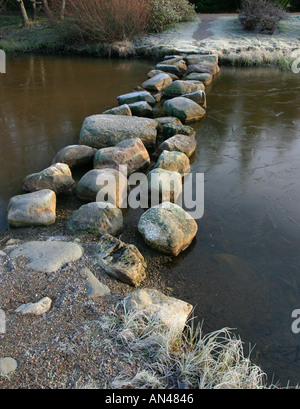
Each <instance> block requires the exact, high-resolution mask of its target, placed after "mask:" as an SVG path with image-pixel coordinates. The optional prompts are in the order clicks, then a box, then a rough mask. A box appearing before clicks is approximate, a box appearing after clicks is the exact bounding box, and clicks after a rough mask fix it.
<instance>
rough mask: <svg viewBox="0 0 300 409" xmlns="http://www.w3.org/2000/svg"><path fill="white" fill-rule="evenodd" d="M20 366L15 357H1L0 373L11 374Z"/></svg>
mask: <svg viewBox="0 0 300 409" xmlns="http://www.w3.org/2000/svg"><path fill="white" fill-rule="evenodd" d="M17 367H18V363H17V361H16V360H15V359H13V358H10V357H5V358H0V375H3V376H7V375H11V374H12V373H13V372H15V370H16V369H17Z"/></svg>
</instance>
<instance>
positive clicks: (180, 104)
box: [164, 97, 205, 122]
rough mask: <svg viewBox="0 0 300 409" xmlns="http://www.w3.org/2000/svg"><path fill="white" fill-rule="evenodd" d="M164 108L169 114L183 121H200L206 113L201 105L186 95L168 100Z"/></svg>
mask: <svg viewBox="0 0 300 409" xmlns="http://www.w3.org/2000/svg"><path fill="white" fill-rule="evenodd" d="M164 108H165V110H166V112H167V113H168V115H170V116H175V117H176V118H179V119H180V120H181V121H182V122H193V121H198V120H199V119H201V118H203V116H204V115H205V110H204V109H203V108H202V107H201V106H200V105H198V104H197V103H196V102H194V101H192V100H190V99H188V98H184V97H176V98H173V99H170V100H168V101H166V102H165V103H164Z"/></svg>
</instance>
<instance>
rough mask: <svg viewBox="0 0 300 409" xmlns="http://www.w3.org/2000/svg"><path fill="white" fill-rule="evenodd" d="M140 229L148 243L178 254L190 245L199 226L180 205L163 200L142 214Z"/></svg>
mask: <svg viewBox="0 0 300 409" xmlns="http://www.w3.org/2000/svg"><path fill="white" fill-rule="evenodd" d="M138 230H139V232H140V233H141V235H142V236H143V238H144V240H145V242H146V244H147V245H149V246H150V247H152V248H153V249H155V250H157V251H159V252H161V253H164V254H169V255H172V256H177V255H178V254H179V253H180V252H181V251H183V250H185V249H186V248H187V247H189V246H190V244H191V242H192V240H193V239H194V237H195V235H196V233H197V230H198V226H197V223H196V221H195V220H194V219H193V218H192V217H191V216H190V215H189V214H188V213H187V212H186V211H185V210H184V209H182V208H181V207H180V206H178V205H176V204H174V203H170V202H163V203H161V204H159V205H157V206H154V207H152V208H151V209H148V210H147V211H146V212H145V213H144V214H143V215H142V216H141V218H140V220H139V223H138Z"/></svg>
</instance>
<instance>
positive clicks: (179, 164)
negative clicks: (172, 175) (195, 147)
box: [155, 150, 191, 175]
mask: <svg viewBox="0 0 300 409" xmlns="http://www.w3.org/2000/svg"><path fill="white" fill-rule="evenodd" d="M155 168H156V169H165V170H170V171H173V172H178V173H180V174H181V175H184V174H185V173H189V172H190V170H191V168H190V161H189V158H188V157H187V156H186V154H184V153H182V152H176V151H174V152H170V151H168V150H166V151H163V152H162V153H161V155H160V156H159V158H158V161H157V163H156V165H155Z"/></svg>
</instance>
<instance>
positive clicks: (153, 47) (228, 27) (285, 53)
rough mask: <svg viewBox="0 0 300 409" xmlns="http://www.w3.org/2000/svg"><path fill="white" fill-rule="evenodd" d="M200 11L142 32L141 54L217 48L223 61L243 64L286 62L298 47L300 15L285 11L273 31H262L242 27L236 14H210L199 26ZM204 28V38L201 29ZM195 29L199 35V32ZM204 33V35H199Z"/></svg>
mask: <svg viewBox="0 0 300 409" xmlns="http://www.w3.org/2000/svg"><path fill="white" fill-rule="evenodd" d="M201 18H202V17H201V15H200V16H198V17H197V20H196V21H194V22H191V23H184V24H181V25H180V26H178V27H176V28H174V29H171V30H169V31H166V32H164V33H161V34H156V35H150V36H146V37H145V38H144V39H143V40H142V41H140V42H138V43H137V44H136V47H137V51H138V52H140V53H145V54H148V55H149V54H150V55H151V54H152V55H157V56H160V55H164V54H168V53H176V54H177V53H178V54H179V53H204V52H218V53H219V55H220V57H221V62H223V63H226V62H227V63H229V62H230V63H232V64H235V63H240V64H244V65H261V64H268V63H272V64H276V65H283V66H284V65H286V64H287V63H289V62H290V60H291V58H292V57H291V53H292V51H293V50H296V49H298V48H299V40H300V16H299V15H289V16H288V17H287V18H286V19H285V20H283V21H281V22H280V24H279V28H278V30H277V32H275V33H274V34H272V35H271V34H263V33H260V32H249V31H245V30H243V29H242V27H241V25H240V23H239V20H238V17H237V15H231V16H220V15H216V16H215V18H211V20H212V21H211V22H210V25H209V28H208V29H206V30H204V31H203V30H201V24H202V23H203V22H204V18H202V20H201ZM206 32H207V38H204V39H203V37H205V33H206ZM199 33H200V34H201V35H199ZM203 34H204V35H203Z"/></svg>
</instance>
